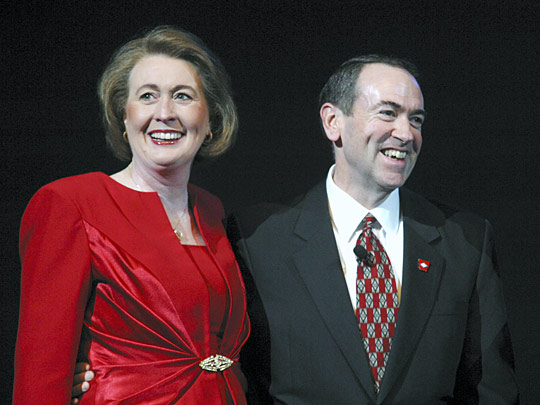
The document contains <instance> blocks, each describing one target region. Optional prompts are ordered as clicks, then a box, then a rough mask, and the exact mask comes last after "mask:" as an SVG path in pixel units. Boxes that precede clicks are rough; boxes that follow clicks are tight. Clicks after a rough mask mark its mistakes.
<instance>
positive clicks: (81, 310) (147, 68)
mask: <svg viewBox="0 0 540 405" xmlns="http://www.w3.org/2000/svg"><path fill="white" fill-rule="evenodd" d="M99 96H100V101H101V104H102V107H103V110H104V121H105V125H106V130H107V135H106V136H107V142H108V144H109V145H110V146H111V147H112V149H113V151H114V152H115V153H116V155H117V156H118V157H119V158H121V159H124V160H126V161H130V163H129V165H128V166H127V167H126V168H125V169H124V170H122V171H120V172H118V173H116V174H113V175H112V176H110V177H109V176H107V175H105V174H103V173H89V174H84V175H80V176H75V177H71V178H66V179H61V180H58V181H56V182H53V183H51V184H48V185H46V186H45V187H43V188H42V189H40V190H39V191H38V192H37V193H36V195H35V196H34V197H33V198H32V200H31V201H30V204H29V205H28V208H27V209H26V212H25V214H24V217H23V220H22V225H21V242H20V250H21V258H22V265H23V270H22V284H21V311H20V319H19V331H18V339H17V348H16V358H15V388H14V403H23V402H24V403H43V402H44V401H45V402H47V403H55V404H60V403H69V401H70V398H71V386H72V381H73V372H74V367H75V362H76V360H77V358H78V359H79V360H84V361H89V362H90V363H91V364H92V369H93V370H94V371H95V372H96V376H95V378H94V381H93V382H92V385H91V388H90V390H89V391H88V392H87V393H86V394H85V395H84V397H83V398H82V400H81V403H83V404H84V403H100V404H101V403H130V404H132V403H145V404H148V403H151V404H170V403H189V404H192V403H235V404H242V403H245V397H244V393H243V386H242V384H243V382H244V381H245V380H244V376H243V375H242V372H241V371H240V367H239V365H238V362H237V360H238V355H239V351H240V348H241V346H242V345H243V344H244V342H245V340H246V339H247V336H248V334H249V321H248V318H247V315H246V308H245V295H244V286H243V284H242V281H241V277H240V274H239V270H238V266H237V265H236V262H235V260H234V255H233V252H232V250H231V247H230V245H229V242H228V241H227V239H226V236H225V232H224V229H223V226H222V224H221V221H222V218H223V215H224V212H223V208H222V205H221V203H220V202H219V200H217V198H216V197H214V196H212V195H210V194H209V193H207V192H206V191H204V190H201V189H200V188H197V187H195V186H192V185H189V184H188V180H189V175H190V170H191V166H192V164H193V161H194V160H195V159H196V158H197V157H200V158H204V157H209V156H217V155H219V154H221V153H223V152H224V151H225V150H226V149H227V148H228V147H229V146H230V145H231V143H232V140H233V137H234V135H235V132H236V129H237V116H236V109H235V106H234V104H233V101H232V98H231V95H230V92H229V88H228V81H227V76H226V73H225V71H224V70H223V67H222V66H221V64H220V62H219V61H218V60H217V59H216V58H215V57H214V56H213V55H212V54H211V53H210V52H209V51H208V50H207V49H206V47H205V46H204V44H203V43H202V42H201V41H200V40H199V39H198V38H197V37H195V36H193V35H191V34H189V33H186V32H184V31H181V30H178V29H174V28H170V27H158V28H156V29H154V30H153V31H151V32H149V33H148V34H147V35H145V36H144V37H142V38H139V39H135V40H133V41H131V42H129V43H127V44H125V45H124V46H123V47H121V48H120V49H119V50H118V51H117V53H116V54H115V55H114V56H113V58H112V60H111V62H110V64H109V66H108V67H107V68H106V70H105V72H104V74H103V76H102V78H101V80H100V83H99ZM79 340H80V345H79ZM40 342H45V343H46V350H43V344H40ZM66 348H69V350H66ZM36 365H37V367H36ZM35 370H41V371H42V370H47V373H46V374H41V373H39V375H37V374H38V373H36V372H35Z"/></svg>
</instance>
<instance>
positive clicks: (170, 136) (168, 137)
mask: <svg viewBox="0 0 540 405" xmlns="http://www.w3.org/2000/svg"><path fill="white" fill-rule="evenodd" d="M150 136H151V137H152V139H156V140H159V141H174V140H177V139H180V138H182V136H183V135H182V134H181V133H180V132H152V133H151V134H150Z"/></svg>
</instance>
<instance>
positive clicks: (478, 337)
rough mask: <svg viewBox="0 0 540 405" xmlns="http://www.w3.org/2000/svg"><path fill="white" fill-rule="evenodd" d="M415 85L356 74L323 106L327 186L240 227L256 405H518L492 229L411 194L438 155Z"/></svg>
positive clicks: (335, 87)
mask: <svg viewBox="0 0 540 405" xmlns="http://www.w3.org/2000/svg"><path fill="white" fill-rule="evenodd" d="M415 74H416V73H415V70H414V67H412V66H411V65H409V64H408V63H406V62H404V61H401V60H398V59H393V58H387V57H381V56H367V57H358V58H354V59H351V60H349V61H347V62H345V63H344V64H343V65H342V66H341V67H340V68H339V69H338V70H337V71H336V72H335V73H334V74H333V75H332V77H331V78H330V79H329V81H328V83H327V84H326V85H325V87H324V88H323V90H322V92H321V95H320V116H321V123H322V127H323V129H324V132H325V134H326V136H327V138H328V139H329V140H330V141H331V142H332V144H333V149H334V155H335V165H334V166H333V167H332V168H331V169H330V171H329V174H328V178H327V179H326V182H323V183H321V184H319V185H317V186H316V187H315V188H314V189H312V190H311V191H309V192H308V193H307V194H306V196H305V197H304V198H303V199H302V200H301V201H300V202H298V203H297V204H292V205H290V206H274V207H269V206H266V207H265V208H262V207H256V208H254V209H253V210H251V211H249V210H248V211H245V212H243V213H241V214H237V215H236V216H235V217H234V218H233V219H232V221H231V224H230V236H231V239H232V243H233V244H234V245H235V247H236V250H237V253H238V254H237V256H238V260H239V261H240V264H241V266H242V267H243V268H244V273H245V274H244V278H245V282H246V289H247V291H248V305H249V313H250V317H251V320H252V336H251V338H250V342H249V346H248V347H247V348H246V349H245V351H244V357H243V360H242V361H243V364H242V365H243V367H245V370H246V375H247V376H248V379H250V395H251V398H252V401H253V403H263V402H267V401H268V402H271V401H272V400H273V401H275V403H283V404H398V403H399V404H434V403H478V402H480V403H486V404H509V403H516V402H517V397H518V393H517V388H516V384H515V378H514V374H513V370H512V367H513V366H512V363H513V357H512V351H511V346H510V341H509V336H508V329H507V321H506V314H505V309H504V305H503V297H502V293H501V286H500V282H499V275H498V273H497V270H496V267H495V261H494V252H493V248H492V231H491V227H490V225H489V223H488V222H487V221H484V220H482V219H480V218H477V217H475V216H473V215H469V214H466V213H463V212H458V211H455V210H452V209H450V208H448V207H444V206H438V205H434V204H432V203H430V202H428V201H427V200H425V199H423V198H422V197H420V196H418V195H416V194H414V193H412V192H411V191H408V190H407V189H404V188H402V186H403V184H404V183H405V181H406V180H407V178H408V176H409V175H410V173H411V171H412V169H413V167H414V165H415V162H416V159H417V157H418V154H419V153H420V149H421V146H422V136H421V128H422V123H423V121H424V117H425V112H424V102H423V97H422V92H421V90H420V87H419V85H418V83H417V80H416V78H415ZM357 246H360V247H357ZM379 285H380V286H383V287H381V288H380V289H379ZM373 286H376V287H373ZM366 288H367V289H366ZM374 314H375V315H374ZM396 318H397V321H396ZM394 331H395V332H394ZM268 392H269V394H270V395H271V397H272V399H270V398H269V397H267V396H266V394H267V393H268Z"/></svg>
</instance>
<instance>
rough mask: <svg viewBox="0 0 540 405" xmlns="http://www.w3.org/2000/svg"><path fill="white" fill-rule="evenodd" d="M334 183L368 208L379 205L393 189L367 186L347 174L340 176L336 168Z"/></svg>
mask: <svg viewBox="0 0 540 405" xmlns="http://www.w3.org/2000/svg"><path fill="white" fill-rule="evenodd" d="M333 179H334V182H335V183H336V185H337V186H338V187H339V188H340V189H342V190H343V191H345V192H346V193H347V194H349V195H350V196H351V197H352V198H354V199H355V200H356V201H358V202H359V203H360V204H362V205H363V206H364V207H365V208H367V209H368V210H370V209H373V208H375V207H378V206H379V205H381V204H382V203H383V202H384V200H386V199H387V198H388V196H389V195H390V193H391V192H392V191H393V190H383V189H380V188H377V187H367V186H366V185H364V184H362V182H361V181H355V179H352V178H350V177H348V176H340V173H337V168H336V169H335V170H334V176H333Z"/></svg>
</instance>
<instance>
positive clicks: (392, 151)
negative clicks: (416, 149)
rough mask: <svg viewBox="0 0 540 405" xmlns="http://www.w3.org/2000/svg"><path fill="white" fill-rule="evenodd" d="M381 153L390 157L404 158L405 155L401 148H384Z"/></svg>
mask: <svg viewBox="0 0 540 405" xmlns="http://www.w3.org/2000/svg"><path fill="white" fill-rule="evenodd" d="M383 153H384V154H385V155H386V156H388V157H391V158H394V159H405V156H407V152H403V151H401V150H395V149H385V150H384V151H383Z"/></svg>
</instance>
